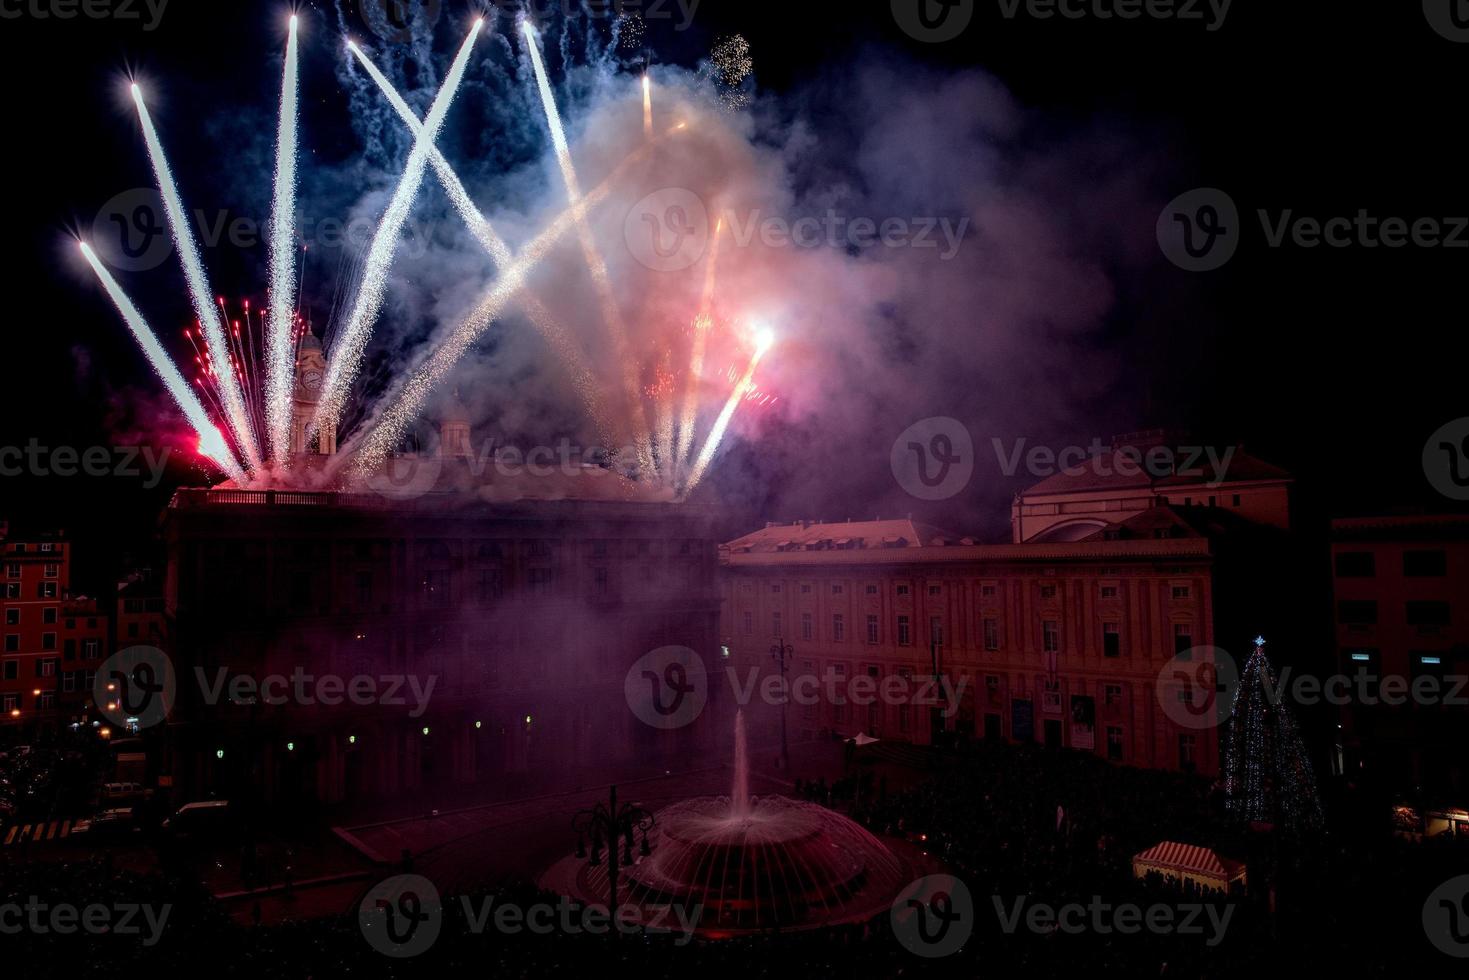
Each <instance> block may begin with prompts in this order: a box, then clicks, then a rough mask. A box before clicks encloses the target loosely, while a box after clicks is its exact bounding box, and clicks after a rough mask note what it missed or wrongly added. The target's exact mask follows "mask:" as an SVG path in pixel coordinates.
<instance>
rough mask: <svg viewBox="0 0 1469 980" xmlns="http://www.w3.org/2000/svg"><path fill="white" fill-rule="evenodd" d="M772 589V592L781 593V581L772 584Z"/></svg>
mask: <svg viewBox="0 0 1469 980" xmlns="http://www.w3.org/2000/svg"><path fill="white" fill-rule="evenodd" d="M770 591H771V592H772V593H776V594H778V593H779V592H780V583H779V582H776V583H774V584H773V585H771V586H770Z"/></svg>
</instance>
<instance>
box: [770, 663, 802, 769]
mask: <svg viewBox="0 0 1469 980" xmlns="http://www.w3.org/2000/svg"><path fill="white" fill-rule="evenodd" d="M795 652H796V648H795V647H793V646H791V645H790V644H788V643H787V642H786V641H785V637H778V638H777V639H776V641H775V643H773V644H771V647H770V659H771V660H774V661H775V662H776V663H777V664H779V665H780V689H781V691H782V692H784V693H785V696H784V697H783V698H781V701H780V758H779V759H778V760H776V768H777V769H779V770H780V771H782V772H785V771H786V770H787V769H789V768H790V767H791V753H790V749H789V747H788V746H787V745H786V702H788V701H790V699H791V696H790V688H788V687H786V657H789V656H793V655H794V654H795Z"/></svg>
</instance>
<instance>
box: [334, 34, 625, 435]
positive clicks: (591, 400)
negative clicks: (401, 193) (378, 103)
mask: <svg viewBox="0 0 1469 980" xmlns="http://www.w3.org/2000/svg"><path fill="white" fill-rule="evenodd" d="M347 47H348V48H349V49H350V50H351V51H352V53H353V54H354V55H356V56H357V61H358V63H359V64H361V65H362V68H363V70H364V71H366V72H367V74H368V75H369V76H370V77H371V78H372V80H373V81H375V82H376V83H377V86H378V88H379V89H381V90H382V93H383V95H384V96H386V97H387V100H388V102H389V103H390V104H391V105H392V107H393V110H394V111H395V112H397V113H398V117H399V118H400V119H402V120H403V122H404V123H406V124H407V126H408V130H409V132H411V133H413V135H414V136H415V137H417V136H418V135H419V134H420V133H421V132H422V131H423V124H422V123H421V122H420V121H419V118H418V116H417V115H416V114H415V113H414V111H413V109H412V107H411V106H409V105H408V103H407V102H405V101H404V100H403V97H402V95H400V94H399V93H398V90H397V89H396V88H394V87H393V83H392V82H390V81H389V80H388V78H387V76H386V75H384V74H383V73H382V72H381V71H380V70H379V69H378V67H377V66H376V65H374V64H373V63H372V61H371V60H370V59H369V58H368V57H367V55H366V54H365V53H364V52H363V51H362V49H361V48H359V47H358V46H357V45H356V44H354V43H352V42H351V41H348V42H347ZM429 164H430V165H431V166H432V167H433V168H434V174H435V175H436V176H437V177H438V178H439V183H440V184H442V185H443V187H444V192H445V193H446V194H448V196H449V201H450V203H451V204H453V205H454V210H456V211H458V212H459V217H460V218H462V219H463V220H464V223H465V225H467V226H468V228H469V231H470V234H472V235H474V237H475V240H476V241H478V242H479V243H480V247H481V248H483V249H484V250H485V251H486V252H488V253H489V255H490V258H491V259H493V260H494V263H495V268H496V269H497V270H504V269H506V268H508V267H509V266H510V265H511V263H512V262H513V260H514V256H513V255H512V254H511V252H510V247H509V246H508V245H506V244H505V240H504V239H503V238H501V237H500V235H499V233H497V232H496V231H495V228H494V226H493V225H492V224H490V222H489V220H488V219H487V218H485V216H484V215H483V214H481V213H480V210H479V208H477V207H475V204H474V201H473V200H471V199H470V196H469V192H468V191H466V190H465V188H464V183H463V182H462V181H461V180H460V179H459V175H458V174H456V173H455V172H454V168H453V167H451V166H450V165H449V161H448V160H446V159H444V154H443V153H441V152H440V151H439V148H438V147H436V146H435V147H432V148H431V149H430V151H429ZM518 304H519V306H520V308H521V310H522V312H524V313H525V315H526V318H527V319H529V320H530V322H531V324H532V325H533V326H535V328H536V329H537V330H538V331H540V333H541V336H542V337H544V338H545V340H546V343H547V344H548V345H549V346H550V347H551V349H552V351H554V352H555V353H556V354H557V355H558V356H559V357H560V358H561V359H562V361H563V362H564V363H565V364H566V366H567V369H568V370H569V371H570V372H571V376H572V383H573V385H574V386H575V387H576V390H577V393H578V394H579V395H580V396H581V399H582V403H583V404H584V406H585V407H586V409H587V412H588V414H589V415H590V416H591V418H592V420H593V422H594V424H596V426H597V428H598V430H599V431H601V432H602V434H603V437H604V438H606V437H607V436H609V435H610V432H609V431H607V429H606V418H605V416H604V415H603V412H602V407H601V399H600V398H599V397H598V394H597V383H596V380H595V379H594V378H593V377H592V374H591V371H590V370H588V368H587V365H586V359H585V358H584V357H583V356H582V353H581V351H580V350H579V349H578V347H577V344H576V341H574V340H573V339H572V338H571V335H570V334H569V333H567V331H566V329H565V328H564V327H563V326H562V325H561V324H560V323H559V322H558V321H557V320H556V318H555V317H553V316H552V315H551V311H550V310H548V309H546V307H545V304H543V303H542V302H541V301H540V299H539V298H537V297H536V296H535V295H533V294H532V293H530V292H529V291H527V292H524V293H522V294H521V295H520V297H519V300H518Z"/></svg>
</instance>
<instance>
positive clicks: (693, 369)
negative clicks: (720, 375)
mask: <svg viewBox="0 0 1469 980" xmlns="http://www.w3.org/2000/svg"><path fill="white" fill-rule="evenodd" d="M723 229H724V219H722V218H721V219H720V220H719V221H718V222H716V223H715V225H714V241H712V242H710V243H709V262H708V264H707V265H706V266H705V267H704V291H703V294H702V295H701V296H700V297H699V312H698V314H697V315H696V316H695V317H694V338H693V343H692V345H691V348H690V352H689V372H688V374H687V375H686V376H685V377H684V400H683V413H682V416H681V417H680V419H679V427H678V445H677V447H676V450H675V453H674V459H675V460H677V461H678V464H679V465H680V466H686V465H688V458H689V453H690V452H691V451H692V449H693V442H694V420H695V418H696V416H697V414H698V410H699V390H698V385H699V378H700V377H701V376H702V375H703V373H704V351H705V350H706V349H707V347H708V343H709V328H710V327H711V326H712V325H713V320H712V313H713V309H714V273H715V270H716V268H717V267H718V264H719V237H720V232H721V231H722V230H723Z"/></svg>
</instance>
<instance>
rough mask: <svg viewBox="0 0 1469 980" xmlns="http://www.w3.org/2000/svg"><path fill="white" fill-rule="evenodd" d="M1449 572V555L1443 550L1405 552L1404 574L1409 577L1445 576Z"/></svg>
mask: <svg viewBox="0 0 1469 980" xmlns="http://www.w3.org/2000/svg"><path fill="white" fill-rule="evenodd" d="M1448 573H1449V569H1448V555H1447V554H1445V553H1444V552H1442V551H1405V552H1403V574H1404V575H1406V576H1407V577H1409V578H1443V577H1444V576H1445V575H1447V574H1448Z"/></svg>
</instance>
